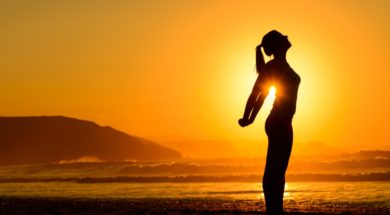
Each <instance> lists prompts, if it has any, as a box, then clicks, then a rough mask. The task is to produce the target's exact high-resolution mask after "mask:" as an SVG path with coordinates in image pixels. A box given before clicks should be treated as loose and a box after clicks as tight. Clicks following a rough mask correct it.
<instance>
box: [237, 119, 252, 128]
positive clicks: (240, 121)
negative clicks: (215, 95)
mask: <svg viewBox="0 0 390 215" xmlns="http://www.w3.org/2000/svg"><path fill="white" fill-rule="evenodd" d="M238 124H240V126H241V127H245V126H248V125H250V124H252V122H250V121H249V120H248V119H243V118H241V119H239V120H238Z"/></svg>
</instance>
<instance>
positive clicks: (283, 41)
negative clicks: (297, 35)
mask: <svg viewBox="0 0 390 215" xmlns="http://www.w3.org/2000/svg"><path fill="white" fill-rule="evenodd" d="M261 46H262V47H263V49H264V52H265V54H266V55H268V56H271V55H274V56H275V55H278V54H284V53H285V52H287V50H288V49H289V48H290V47H291V43H290V41H288V39H287V36H285V35H283V34H281V33H280V32H278V31H276V30H272V31H270V32H269V33H267V34H266V35H264V37H263V40H262V41H261Z"/></svg>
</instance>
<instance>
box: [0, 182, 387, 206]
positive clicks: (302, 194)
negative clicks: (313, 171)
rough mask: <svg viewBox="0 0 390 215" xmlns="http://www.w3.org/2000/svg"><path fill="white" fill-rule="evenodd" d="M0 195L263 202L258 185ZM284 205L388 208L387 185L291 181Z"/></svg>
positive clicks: (62, 185)
mask: <svg viewBox="0 0 390 215" xmlns="http://www.w3.org/2000/svg"><path fill="white" fill-rule="evenodd" d="M0 195H1V196H19V197H66V198H132V199H134V198H206V199H208V198H217V199H240V200H260V199H263V193H262V186H261V184H260V183H231V182H229V183H73V182H46V183H45V182H32V183H0ZM284 196H285V200H286V202H287V203H289V202H290V203H291V204H292V203H294V204H297V203H299V204H304V205H313V204H314V205H315V204H321V203H327V204H329V202H335V203H359V204H368V205H381V206H386V207H390V183H389V182H293V183H288V184H286V190H285V195H284Z"/></svg>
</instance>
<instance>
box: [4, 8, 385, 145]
mask: <svg viewBox="0 0 390 215" xmlns="http://www.w3.org/2000/svg"><path fill="white" fill-rule="evenodd" d="M297 2H299V4H298V3H297ZM389 14H390V1H387V0H371V1H364V0H356V1H355V0H343V1H339V0H324V1H309V0H308V1H240V2H239V3H238V2H237V1H222V0H221V1H216V0H212V1H206V0H205V1H195V0H193V1H192V0H190V1H179V0H168V1H159V0H146V1H97V0H91V1H50V0H47V1H17V2H16V1H15V2H14V1H10V2H8V1H7V2H5V1H2V2H0V26H1V28H0V29H1V33H0V47H1V48H0V92H2V93H1V96H0V106H1V109H0V115H5V116H14V115H18V116H19V115H65V116H71V117H76V118H82V119H88V120H93V121H96V122H98V123H99V124H102V125H111V126H113V127H115V128H118V129H120V130H123V131H126V132H128V133H130V134H133V135H138V136H144V137H164V138H165V137H168V138H169V137H171V138H185V139H221V140H226V141H230V142H233V143H235V144H237V145H239V144H251V143H249V142H248V143H246V142H245V141H244V140H251V141H252V140H254V141H259V143H260V141H263V140H265V139H266V135H265V132H264V126H263V125H264V121H265V117H266V115H267V114H268V112H269V108H270V104H267V105H266V107H265V108H264V109H263V110H261V114H260V115H259V116H258V118H257V120H256V122H255V124H254V125H252V126H251V127H248V128H245V129H243V128H240V127H239V126H238V125H237V120H238V118H240V117H241V115H242V113H243V110H244V105H245V102H246V99H247V97H248V95H249V93H250V90H251V88H252V84H253V83H254V81H255V79H256V73H255V72H254V64H255V62H254V60H255V57H254V54H255V47H256V45H257V44H258V43H259V42H260V40H261V37H262V35H264V34H265V33H267V32H268V31H270V30H272V29H277V30H279V31H281V32H282V33H284V34H287V35H288V36H289V39H290V41H291V43H292V45H293V46H292V48H291V49H290V51H289V52H288V60H289V62H290V65H291V66H292V67H293V68H294V69H295V71H296V72H297V73H298V74H299V75H300V76H301V78H302V82H301V86H300V91H299V98H298V110H297V113H296V115H295V118H294V129H295V141H296V142H300V143H304V142H308V141H311V140H318V141H322V142H324V143H326V144H328V145H333V146H341V145H343V146H348V145H351V146H354V147H355V146H356V147H357V148H359V147H362V148H367V147H376V146H380V145H385V146H389V145H390V143H389V138H388V135H389V134H390V126H389V125H388V123H389V122H390V114H389V112H388V111H389V110H390V84H389V83H390V74H389V72H390V69H389V68H390V56H389V52H388V51H387V50H389V49H390V42H389V38H390V17H389V16H390V15H389Z"/></svg>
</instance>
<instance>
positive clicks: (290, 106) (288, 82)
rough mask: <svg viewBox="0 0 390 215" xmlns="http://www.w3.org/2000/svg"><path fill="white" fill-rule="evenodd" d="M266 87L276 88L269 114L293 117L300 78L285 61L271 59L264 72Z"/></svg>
mask: <svg viewBox="0 0 390 215" xmlns="http://www.w3.org/2000/svg"><path fill="white" fill-rule="evenodd" d="M265 78H266V81H265V82H266V83H267V86H266V89H267V90H268V89H269V88H270V87H271V86H274V87H275V89H276V94H275V100H274V104H273V107H272V110H271V114H270V116H275V117H291V118H292V117H293V115H294V114H295V111H296V102H297V96H298V88H299V84H300V82H301V78H300V77H299V75H298V74H297V73H295V72H294V70H293V69H292V68H291V67H290V66H289V65H288V64H287V63H279V62H275V61H273V62H272V61H271V62H270V63H268V66H267V71H266V72H265Z"/></svg>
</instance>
